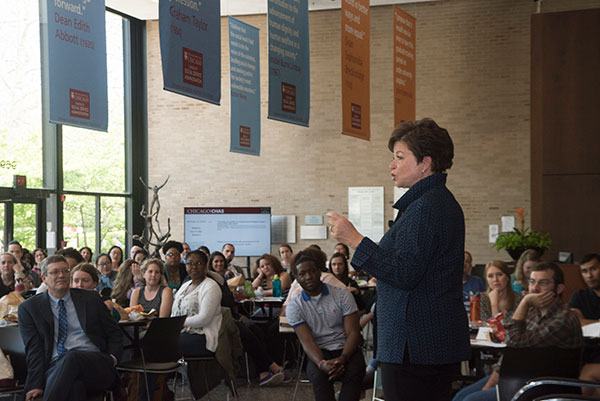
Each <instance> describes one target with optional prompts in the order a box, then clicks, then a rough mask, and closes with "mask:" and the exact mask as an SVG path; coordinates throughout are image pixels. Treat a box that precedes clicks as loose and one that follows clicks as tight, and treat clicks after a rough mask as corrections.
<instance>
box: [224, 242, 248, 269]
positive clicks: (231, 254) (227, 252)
mask: <svg viewBox="0 0 600 401" xmlns="http://www.w3.org/2000/svg"><path fill="white" fill-rule="evenodd" d="M221 253H222V254H223V256H225V259H226V260H227V268H228V269H230V270H233V271H234V272H235V273H236V276H237V275H240V276H243V275H244V269H242V267H241V266H236V265H234V264H233V258H235V246H233V244H229V243H227V244H223V248H221Z"/></svg>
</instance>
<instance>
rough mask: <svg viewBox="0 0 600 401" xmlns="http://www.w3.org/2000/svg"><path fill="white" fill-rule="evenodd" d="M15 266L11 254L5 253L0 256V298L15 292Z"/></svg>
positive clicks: (15, 262)
mask: <svg viewBox="0 0 600 401" xmlns="http://www.w3.org/2000/svg"><path fill="white" fill-rule="evenodd" d="M16 264H17V259H16V258H15V257H14V255H13V254H12V253H8V252H5V253H3V254H2V255H0V269H1V273H2V274H1V276H2V279H1V280H0V298H1V297H3V296H5V295H6V294H8V293H10V292H13V291H14V290H15V284H16V280H15V271H14V270H13V266H15V265H16Z"/></svg>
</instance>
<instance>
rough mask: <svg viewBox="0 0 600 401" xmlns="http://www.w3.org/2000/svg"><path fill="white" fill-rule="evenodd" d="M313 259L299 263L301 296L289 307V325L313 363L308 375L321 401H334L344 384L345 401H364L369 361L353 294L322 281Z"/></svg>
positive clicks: (305, 257) (342, 399)
mask: <svg viewBox="0 0 600 401" xmlns="http://www.w3.org/2000/svg"><path fill="white" fill-rule="evenodd" d="M317 264H318V262H317V261H316V260H315V259H313V258H311V256H310V255H301V256H300V257H299V258H298V260H297V262H296V268H297V269H298V276H297V277H296V280H298V283H299V284H300V286H301V287H302V289H303V291H302V295H301V296H299V297H296V298H294V299H293V300H292V301H291V302H290V303H289V305H288V306H287V310H286V315H287V318H288V321H289V323H290V325H291V326H292V327H293V328H294V330H295V331H296V335H297V336H298V338H299V339H300V342H301V343H302V347H303V348H304V352H306V355H308V357H309V361H308V364H307V366H306V373H307V375H308V378H309V379H310V381H311V383H312V385H313V390H314V394H315V400H316V401H334V400H335V396H334V389H333V382H334V381H335V380H338V381H341V382H342V391H341V393H340V398H339V400H340V401H350V400H359V399H360V391H361V384H362V380H363V377H364V374H365V360H364V358H363V356H362V353H361V352H360V349H359V346H360V344H361V341H362V337H361V335H360V326H359V324H358V312H357V310H358V309H357V307H356V303H355V302H354V298H353V297H352V294H350V292H349V291H348V290H346V289H345V288H338V287H334V286H328V285H327V284H325V283H322V282H321V280H320V276H321V269H322V267H324V266H317Z"/></svg>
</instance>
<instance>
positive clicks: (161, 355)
mask: <svg viewBox="0 0 600 401" xmlns="http://www.w3.org/2000/svg"><path fill="white" fill-rule="evenodd" d="M186 317H187V316H176V317H165V318H156V319H153V320H152V321H151V323H150V327H149V328H148V331H146V335H145V336H144V338H143V339H142V340H141V342H140V349H139V353H140V356H139V358H136V359H133V360H131V361H127V362H123V363H120V364H119V365H117V370H120V371H124V372H136V373H143V374H144V381H145V385H146V394H147V395H148V396H149V397H151V393H150V389H149V386H148V376H147V374H148V373H152V374H166V373H172V372H175V373H177V371H179V370H180V369H182V368H183V366H184V364H183V362H182V361H181V358H182V356H183V354H182V352H181V347H180V345H179V335H180V333H181V329H182V328H183V323H184V322H185V318H186ZM176 384H177V374H176V375H175V381H174V386H173V388H174V390H175V391H176V390H177V386H176Z"/></svg>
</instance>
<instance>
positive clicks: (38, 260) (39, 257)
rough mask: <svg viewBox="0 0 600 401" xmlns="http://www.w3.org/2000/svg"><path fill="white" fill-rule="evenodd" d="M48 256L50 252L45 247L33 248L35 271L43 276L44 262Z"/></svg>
mask: <svg viewBox="0 0 600 401" xmlns="http://www.w3.org/2000/svg"><path fill="white" fill-rule="evenodd" d="M47 257H48V252H47V251H46V250H45V249H43V248H35V249H34V250H33V260H34V261H35V266H33V267H32V269H33V271H34V272H36V273H37V274H38V275H40V276H41V274H42V262H43V261H44V259H46V258H47Z"/></svg>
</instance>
